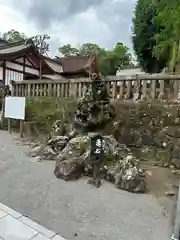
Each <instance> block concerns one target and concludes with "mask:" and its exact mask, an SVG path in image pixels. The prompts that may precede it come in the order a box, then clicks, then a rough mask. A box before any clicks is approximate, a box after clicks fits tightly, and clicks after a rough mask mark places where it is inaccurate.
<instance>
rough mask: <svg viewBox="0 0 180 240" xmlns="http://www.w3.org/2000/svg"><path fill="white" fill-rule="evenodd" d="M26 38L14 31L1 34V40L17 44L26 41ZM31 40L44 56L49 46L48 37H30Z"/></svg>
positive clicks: (44, 35) (42, 35) (45, 35)
mask: <svg viewBox="0 0 180 240" xmlns="http://www.w3.org/2000/svg"><path fill="white" fill-rule="evenodd" d="M27 38H28V37H27V36H26V35H25V34H24V33H20V32H18V31H16V30H14V29H12V30H10V31H8V32H5V33H3V35H2V39H4V40H6V41H7V42H10V43H13V42H19V41H23V40H26V39H27ZM31 39H32V40H33V42H34V44H35V46H36V47H37V48H38V49H39V52H40V53H41V54H43V55H44V54H46V53H47V52H48V51H49V44H48V43H47V41H48V40H49V39H50V36H49V35H47V34H41V35H35V36H32V37H31Z"/></svg>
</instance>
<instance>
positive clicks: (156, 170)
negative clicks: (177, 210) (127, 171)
mask: <svg viewBox="0 0 180 240" xmlns="http://www.w3.org/2000/svg"><path fill="white" fill-rule="evenodd" d="M142 165H143V166H142V167H143V168H144V169H145V170H146V172H147V181H148V193H149V194H150V195H153V196H154V197H155V198H156V200H157V201H158V203H159V204H160V205H162V206H163V207H164V208H166V209H168V210H170V211H171V210H172V208H173V204H174V200H175V196H165V193H166V192H169V191H170V190H172V189H173V191H174V192H175V193H177V188H176V187H175V186H178V184H179V179H180V177H179V176H177V175H174V174H173V173H172V170H171V169H168V168H162V167H157V166H151V165H148V164H147V163H146V164H142Z"/></svg>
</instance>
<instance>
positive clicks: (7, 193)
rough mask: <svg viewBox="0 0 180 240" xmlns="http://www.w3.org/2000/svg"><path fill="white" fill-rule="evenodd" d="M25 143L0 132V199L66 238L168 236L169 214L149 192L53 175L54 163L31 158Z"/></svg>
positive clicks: (137, 239) (126, 239)
mask: <svg viewBox="0 0 180 240" xmlns="http://www.w3.org/2000/svg"><path fill="white" fill-rule="evenodd" d="M27 148H28V147H27V146H22V144H21V143H20V141H18V140H17V139H14V138H13V137H12V136H10V135H9V134H8V133H7V132H3V131H0V202H1V203H3V204H5V205H7V206H8V207H10V208H12V209H14V210H16V211H17V212H20V213H21V214H23V215H26V216H27V217H29V218H30V219H32V220H33V221H35V222H37V223H39V224H41V225H43V226H44V227H46V228H48V229H50V230H52V231H53V232H55V233H57V234H59V235H61V236H62V237H64V238H65V239H67V240H144V239H146V240H157V239H163V240H167V239H168V235H169V215H168V214H167V215H166V216H165V215H164V211H163V210H162V208H161V207H160V206H159V205H158V203H157V202H156V200H155V199H154V198H152V197H151V196H148V195H145V194H143V195H141V194H130V193H128V192H126V191H121V190H119V189H116V188H115V187H114V186H113V185H112V184H110V183H107V182H105V183H104V184H103V185H102V187H100V188H99V189H96V188H93V187H92V186H90V185H88V184H86V183H87V179H84V178H82V179H80V180H78V181H73V182H65V181H63V180H60V179H56V178H55V176H54V175H53V170H54V162H48V161H43V162H36V163H34V162H32V159H30V158H29V157H27V156H26V154H25V152H26V151H27ZM8 218H10V217H9V216H8ZM4 219H5V218H4ZM1 221H3V219H2V220H1ZM14 221H15V220H14ZM1 225H2V224H1V223H0V226H1ZM22 239H23V238H22ZM22 239H21V240H22ZM8 240H9V239H8ZM13 240H16V239H13Z"/></svg>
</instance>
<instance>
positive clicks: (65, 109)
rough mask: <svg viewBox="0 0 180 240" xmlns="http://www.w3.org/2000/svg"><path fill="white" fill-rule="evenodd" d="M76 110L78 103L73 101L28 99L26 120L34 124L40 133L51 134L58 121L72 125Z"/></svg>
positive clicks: (43, 98)
mask: <svg viewBox="0 0 180 240" xmlns="http://www.w3.org/2000/svg"><path fill="white" fill-rule="evenodd" d="M75 109H76V101H73V100H72V99H69V100H67V99H66V100H65V99H56V98H45V97H42V98H37V99H36V98H34V99H27V102H26V120H27V121H32V122H34V123H35V124H36V126H37V128H38V130H39V131H40V132H44V133H49V132H50V131H51V128H52V124H53V123H54V122H55V121H56V120H62V122H64V123H71V122H72V118H73V113H74V111H75Z"/></svg>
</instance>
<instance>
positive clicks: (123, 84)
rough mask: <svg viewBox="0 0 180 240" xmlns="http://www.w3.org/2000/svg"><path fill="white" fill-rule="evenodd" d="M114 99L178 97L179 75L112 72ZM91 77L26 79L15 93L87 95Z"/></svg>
mask: <svg viewBox="0 0 180 240" xmlns="http://www.w3.org/2000/svg"><path fill="white" fill-rule="evenodd" d="M104 81H105V82H106V85H107V90H108V92H109V95H110V97H112V98H114V99H126V100H128V99H133V100H137V99H176V98H178V95H179V93H180V76H179V75H144V76H129V77H119V76H109V77H106V78H105V79H104ZM91 83H92V81H91V80H90V79H87V78H84V79H66V80H56V81H55V80H24V81H21V82H19V81H17V82H15V83H14V84H13V94H14V96H27V97H40V96H41V97H43V96H44V97H59V98H68V97H71V96H72V97H77V98H80V97H83V96H84V94H85V91H86V88H87V87H89V86H90V84H91Z"/></svg>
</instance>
